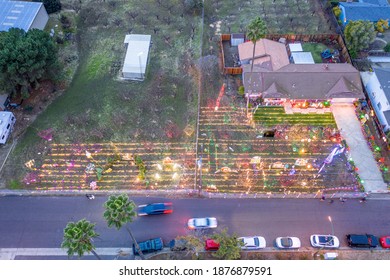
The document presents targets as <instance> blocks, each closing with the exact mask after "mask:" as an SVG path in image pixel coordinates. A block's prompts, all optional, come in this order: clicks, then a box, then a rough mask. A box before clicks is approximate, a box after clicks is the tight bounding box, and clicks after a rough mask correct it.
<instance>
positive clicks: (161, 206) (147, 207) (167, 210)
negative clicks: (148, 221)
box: [138, 202, 173, 216]
mask: <svg viewBox="0 0 390 280" xmlns="http://www.w3.org/2000/svg"><path fill="white" fill-rule="evenodd" d="M172 212H173V208H172V203H171V202H164V203H151V204H144V205H139V206H138V216H148V215H161V214H171V213H172Z"/></svg>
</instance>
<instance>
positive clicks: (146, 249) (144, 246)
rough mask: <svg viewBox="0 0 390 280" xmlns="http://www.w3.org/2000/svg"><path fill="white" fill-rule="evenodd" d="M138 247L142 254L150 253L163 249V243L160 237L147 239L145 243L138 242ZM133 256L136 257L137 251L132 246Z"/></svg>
mask: <svg viewBox="0 0 390 280" xmlns="http://www.w3.org/2000/svg"><path fill="white" fill-rule="evenodd" d="M138 246H139V248H140V250H141V251H142V253H144V254H146V253H151V252H156V251H159V250H162V249H163V247H164V244H163V241H162V239H161V238H160V237H158V238H153V239H149V240H146V241H142V242H138ZM133 254H134V255H138V250H136V248H135V245H134V244H133Z"/></svg>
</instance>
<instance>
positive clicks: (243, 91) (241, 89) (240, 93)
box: [238, 86, 245, 95]
mask: <svg viewBox="0 0 390 280" xmlns="http://www.w3.org/2000/svg"><path fill="white" fill-rule="evenodd" d="M238 94H239V95H244V94H245V88H244V86H240V87H239V88H238Z"/></svg>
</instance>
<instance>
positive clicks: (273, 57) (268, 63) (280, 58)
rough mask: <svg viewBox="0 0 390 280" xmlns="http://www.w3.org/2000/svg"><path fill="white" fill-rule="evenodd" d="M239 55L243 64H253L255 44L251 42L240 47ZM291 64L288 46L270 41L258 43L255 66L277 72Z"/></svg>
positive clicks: (265, 40)
mask: <svg viewBox="0 0 390 280" xmlns="http://www.w3.org/2000/svg"><path fill="white" fill-rule="evenodd" d="M238 55H239V57H240V61H241V63H242V64H245V63H251V60H252V56H253V43H252V42H251V41H249V42H246V43H243V44H239V45H238ZM289 63H290V61H289V59H288V56H287V50H286V46H285V45H284V44H282V43H279V42H275V41H272V40H268V39H260V40H259V41H257V42H256V49H255V61H254V64H255V65H261V66H262V67H264V68H266V69H269V70H272V71H275V70H278V69H280V68H281V67H283V66H286V65H288V64H289Z"/></svg>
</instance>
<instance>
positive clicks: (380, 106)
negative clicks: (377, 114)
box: [376, 102, 382, 110]
mask: <svg viewBox="0 0 390 280" xmlns="http://www.w3.org/2000/svg"><path fill="white" fill-rule="evenodd" d="M376 106H378V109H379V110H382V104H381V103H380V102H378V104H376Z"/></svg>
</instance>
